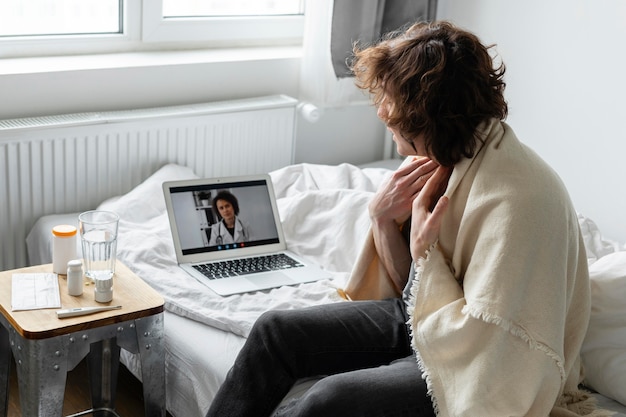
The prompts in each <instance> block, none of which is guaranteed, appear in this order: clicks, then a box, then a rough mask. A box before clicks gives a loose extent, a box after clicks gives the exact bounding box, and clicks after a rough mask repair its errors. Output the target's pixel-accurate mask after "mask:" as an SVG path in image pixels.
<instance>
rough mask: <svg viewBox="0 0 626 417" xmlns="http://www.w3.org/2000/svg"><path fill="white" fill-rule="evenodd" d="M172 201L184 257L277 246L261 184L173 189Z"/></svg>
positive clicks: (261, 182)
mask: <svg viewBox="0 0 626 417" xmlns="http://www.w3.org/2000/svg"><path fill="white" fill-rule="evenodd" d="M171 200H172V207H173V211H174V219H175V222H176V229H177V232H178V240H179V242H180V245H181V250H182V253H183V255H190V254H197V253H204V252H213V251H221V250H232V249H241V248H246V247H251V246H261V245H267V244H274V243H279V239H278V231H277V229H276V224H275V223H274V215H273V212H272V206H271V201H270V196H269V190H268V187H267V184H266V183H265V181H264V180H259V181H247V182H243V183H220V184H212V185H210V186H207V185H194V186H185V187H176V188H172V189H171ZM237 213H238V214H237Z"/></svg>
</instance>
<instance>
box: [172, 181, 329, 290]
mask: <svg viewBox="0 0 626 417" xmlns="http://www.w3.org/2000/svg"><path fill="white" fill-rule="evenodd" d="M163 193H164V196H165V205H166V207H167V214H168V218H169V222H170V228H171V231H172V238H173V240H174V248H175V250H176V259H177V261H178V264H179V266H180V267H181V268H182V269H184V270H185V271H186V272H187V273H189V274H190V275H191V276H193V277H194V278H196V279H197V280H198V281H200V282H201V283H203V284H205V285H206V286H207V287H209V288H210V289H212V290H213V291H215V292H216V293H217V294H220V295H231V294H239V293H245V292H252V291H258V290H265V289H269V288H275V287H280V286H282V285H293V284H299V283H303V282H312V281H316V280H319V279H325V278H330V277H331V275H330V273H328V272H327V271H324V270H322V269H321V268H320V267H319V266H317V265H315V264H312V263H311V262H309V261H307V260H305V259H302V258H300V257H299V256H297V255H296V254H295V253H293V252H291V251H289V250H288V248H287V244H286V243H285V236H284V234H283V229H282V224H281V222H280V217H279V215H278V209H277V205H276V198H275V196H274V189H273V187H272V181H271V179H270V176H269V175H267V174H261V175H253V176H239V177H227V178H208V179H193V180H178V181H167V182H164V183H163Z"/></svg>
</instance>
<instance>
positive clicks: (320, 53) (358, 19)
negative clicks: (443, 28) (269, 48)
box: [300, 0, 436, 107]
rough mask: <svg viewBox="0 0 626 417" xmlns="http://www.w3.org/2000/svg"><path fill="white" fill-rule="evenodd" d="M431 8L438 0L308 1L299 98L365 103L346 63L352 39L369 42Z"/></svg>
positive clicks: (323, 103) (427, 15)
mask: <svg viewBox="0 0 626 417" xmlns="http://www.w3.org/2000/svg"><path fill="white" fill-rule="evenodd" d="M435 9H436V0H308V1H307V2H306V6H305V26H304V48H303V57H302V67H301V73H300V100H302V101H308V102H311V103H314V104H315V105H317V106H319V107H335V106H343V105H347V104H357V103H366V102H368V101H369V98H368V97H367V95H366V94H364V93H363V92H361V91H360V90H359V89H358V88H356V86H355V85H354V80H353V78H352V77H350V74H349V71H348V69H347V66H346V65H345V62H346V58H347V57H349V56H350V53H351V51H352V44H353V42H355V41H357V40H358V41H360V42H364V43H366V44H368V43H372V42H375V41H376V40H378V39H379V38H380V36H381V35H382V34H384V33H386V32H388V31H390V30H395V29H398V28H400V27H401V26H404V25H405V24H407V23H411V22H413V21H417V20H426V19H428V20H432V19H434V13H435Z"/></svg>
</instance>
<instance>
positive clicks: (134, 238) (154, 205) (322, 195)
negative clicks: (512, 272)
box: [27, 164, 626, 417]
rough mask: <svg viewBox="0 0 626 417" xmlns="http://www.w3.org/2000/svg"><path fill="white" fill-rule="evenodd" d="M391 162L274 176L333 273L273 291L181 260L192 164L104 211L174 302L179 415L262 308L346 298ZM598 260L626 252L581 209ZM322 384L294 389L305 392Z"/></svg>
mask: <svg viewBox="0 0 626 417" xmlns="http://www.w3.org/2000/svg"><path fill="white" fill-rule="evenodd" d="M389 174H390V171H389V170H387V169H382V168H376V167H367V168H364V169H360V168H358V167H355V166H352V165H349V164H342V165H339V166H323V165H310V164H299V165H293V166H289V167H286V168H284V169H281V170H277V171H274V172H272V173H271V175H272V179H273V181H274V184H275V190H276V195H277V198H278V206H279V211H280V213H281V218H282V220H283V223H284V230H285V234H286V237H287V241H288V244H289V246H290V248H291V249H292V250H294V251H295V252H296V253H299V254H300V255H302V256H304V257H308V258H310V259H312V260H314V261H316V262H318V263H319V264H320V265H322V266H323V267H325V268H327V269H328V270H329V271H331V272H332V273H333V276H334V279H332V280H325V281H319V282H316V283H311V284H303V285H300V286H295V287H282V288H278V289H274V290H270V291H263V292H257V293H252V294H242V295H235V296H230V297H220V296H217V295H216V294H213V293H212V292H211V291H210V290H208V289H207V288H206V287H204V286H203V285H201V284H199V283H198V282H197V281H195V280H194V279H193V278H191V277H189V276H188V275H187V274H186V273H184V272H183V271H182V270H180V269H179V268H178V267H177V266H176V262H175V257H174V250H173V245H172V243H171V235H170V232H169V224H168V222H167V217H166V214H165V207H164V203H163V200H162V192H161V182H162V181H164V180H172V179H182V178H191V177H194V176H195V175H194V174H193V173H192V172H191V171H190V170H188V169H187V168H184V167H180V166H176V165H167V166H165V167H163V168H162V169H161V170H159V171H158V172H157V173H155V174H154V175H153V176H152V177H150V178H149V179H148V180H146V181H145V182H144V183H142V184H141V185H140V186H138V187H136V188H135V189H133V190H132V191H131V192H129V193H128V194H126V195H124V196H121V197H118V198H114V199H111V200H108V201H106V202H104V203H103V204H102V205H100V207H99V208H102V209H109V210H114V211H116V212H118V214H120V217H121V221H120V241H119V248H118V256H119V258H120V260H121V261H123V262H124V263H126V264H127V265H128V266H129V267H130V268H131V269H133V270H134V271H135V272H136V273H137V274H138V275H139V276H140V277H142V278H143V279H144V280H146V281H147V282H148V283H150V284H151V285H152V286H153V287H155V289H157V290H158V291H159V292H161V293H162V294H163V295H164V298H165V299H166V312H165V329H166V331H165V350H166V378H167V381H166V382H167V407H168V410H169V412H170V413H172V414H173V415H174V416H176V417H195V416H198V417H201V416H204V414H205V413H206V410H207V409H208V406H209V405H210V402H211V399H212V398H213V396H214V395H215V393H216V392H217V389H218V388H219V386H220V384H221V382H222V381H223V379H224V377H225V376H226V373H227V372H228V370H229V369H230V367H231V365H232V363H233V362H234V360H235V356H236V354H237V352H238V351H239V349H240V348H241V346H242V345H243V343H244V341H245V336H246V335H247V332H248V331H249V329H250V327H251V325H252V323H253V322H254V320H256V318H257V317H258V315H260V314H261V313H262V312H263V311H265V310H268V309H270V308H298V307H303V306H306V305H312V304H320V303H326V302H338V301H340V299H339V298H338V297H337V295H336V287H337V286H340V285H342V284H343V280H344V279H345V278H346V277H347V275H348V272H349V270H350V267H351V265H352V264H353V262H354V259H355V257H356V255H357V252H358V250H359V249H360V244H359V242H361V241H362V240H363V237H364V234H365V233H366V231H367V228H368V226H369V219H368V217H367V210H366V206H367V203H368V202H369V199H370V198H371V196H372V195H373V192H374V191H375V190H376V189H377V188H378V186H379V184H380V182H381V181H382V180H383V179H384V178H385V177H386V176H387V175H389ZM579 220H580V224H581V228H582V230H583V235H584V237H585V244H586V246H587V249H588V257H589V263H590V265H591V264H593V263H594V262H595V261H597V259H599V258H601V257H603V256H605V255H607V254H609V253H612V252H615V251H620V250H624V247H623V246H622V245H619V244H617V243H616V242H612V241H607V240H605V239H603V238H602V235H601V234H600V231H599V230H598V229H597V227H596V226H595V224H594V223H593V222H592V221H590V220H589V219H586V218H584V217H583V216H580V219H579ZM76 221H77V213H73V214H69V215H64V216H46V217H44V218H42V219H40V221H39V222H38V223H37V224H36V225H35V227H34V228H33V229H32V231H31V233H30V234H29V236H28V238H27V246H28V249H29V256H30V260H31V263H33V264H36V263H47V262H50V248H51V247H50V245H51V243H50V233H49V231H50V229H51V227H52V226H54V225H55V224H59V223H68V222H70V223H71V222H74V223H75V222H76ZM122 362H123V363H124V364H125V365H126V366H127V367H128V368H129V370H130V371H131V372H132V373H133V374H135V375H136V376H138V377H140V375H141V373H140V365H139V362H138V360H137V359H136V358H135V357H134V355H132V354H129V353H128V352H125V351H123V352H122ZM313 382H314V381H303V382H302V383H301V384H299V385H298V386H297V387H294V390H293V392H292V395H299V393H301V392H302V391H303V390H305V389H306V387H307V386H309V385H310V384H311V383H313ZM596 395H597V396H598V398H599V399H600V403H601V404H602V405H606V406H608V407H610V408H611V409H612V410H615V411H619V412H620V414H617V416H623V417H626V407H624V406H622V405H621V404H619V403H616V402H614V401H612V400H610V399H608V398H605V397H602V396H601V395H599V394H596Z"/></svg>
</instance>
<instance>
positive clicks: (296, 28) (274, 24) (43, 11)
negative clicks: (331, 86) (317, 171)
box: [0, 0, 304, 57]
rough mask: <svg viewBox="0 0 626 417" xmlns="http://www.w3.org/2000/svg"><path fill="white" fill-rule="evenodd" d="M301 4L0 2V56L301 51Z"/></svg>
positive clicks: (299, 0) (286, 0) (267, 0)
mask: <svg viewBox="0 0 626 417" xmlns="http://www.w3.org/2000/svg"><path fill="white" fill-rule="evenodd" d="M303 13H304V0H0V57H10V56H37V55H62V54H80V53H100V52H123V51H131V50H132V51H137V50H155V49H157V50H158V49H181V48H206V47H229V46H265V45H297V44H301V41H302V32H303V27H304V14H303Z"/></svg>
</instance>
